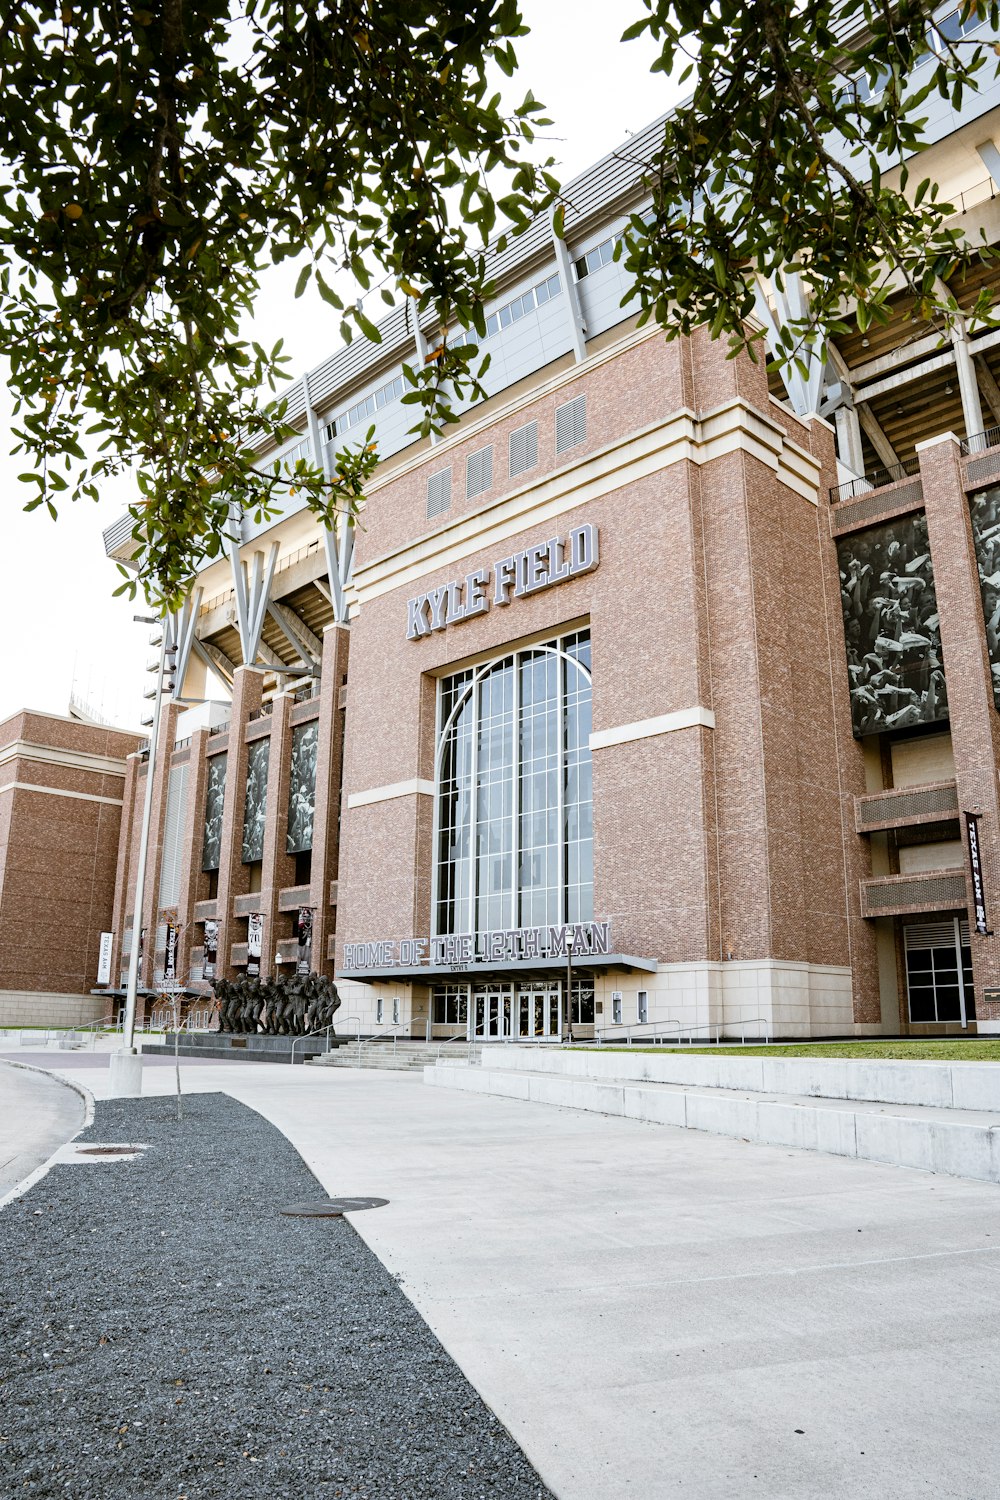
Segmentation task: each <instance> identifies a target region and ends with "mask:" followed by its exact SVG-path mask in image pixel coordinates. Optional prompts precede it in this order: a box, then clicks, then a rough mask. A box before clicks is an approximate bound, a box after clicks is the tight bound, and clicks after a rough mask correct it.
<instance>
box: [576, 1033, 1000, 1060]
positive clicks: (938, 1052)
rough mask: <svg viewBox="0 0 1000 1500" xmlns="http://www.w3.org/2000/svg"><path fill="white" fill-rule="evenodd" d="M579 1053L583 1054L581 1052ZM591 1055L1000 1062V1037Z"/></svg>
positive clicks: (774, 1044) (630, 1049)
mask: <svg viewBox="0 0 1000 1500" xmlns="http://www.w3.org/2000/svg"><path fill="white" fill-rule="evenodd" d="M579 1050H581V1051H582V1050H583V1049H582V1048H581V1049H579ZM586 1050H587V1051H588V1052H591V1051H597V1050H599V1051H601V1052H653V1053H656V1054H662V1053H667V1054H669V1055H670V1056H674V1055H677V1056H679V1057H692V1056H693V1057H718V1056H719V1055H720V1054H721V1055H722V1056H724V1057H867V1058H870V1059H871V1060H872V1061H873V1062H874V1061H880V1060H881V1059H883V1058H889V1059H896V1060H897V1061H903V1062H1000V1037H996V1038H993V1037H991V1038H989V1039H987V1038H985V1037H984V1038H982V1039H981V1040H978V1039H976V1038H973V1039H971V1040H969V1041H967V1042H966V1041H962V1039H961V1038H960V1037H936V1038H935V1039H934V1040H933V1041H926V1042H925V1041H902V1042H893V1041H884V1042H883V1041H878V1040H876V1041H871V1042H865V1041H860V1042H805V1043H797V1042H772V1043H771V1045H770V1046H763V1045H761V1046H753V1047H725V1046H723V1047H688V1046H686V1045H681V1044H678V1043H675V1042H674V1043H670V1044H669V1045H668V1046H664V1047H609V1046H608V1045H607V1043H604V1045H603V1046H601V1047H600V1048H599V1049H597V1048H590V1047H588V1048H587V1049H586Z"/></svg>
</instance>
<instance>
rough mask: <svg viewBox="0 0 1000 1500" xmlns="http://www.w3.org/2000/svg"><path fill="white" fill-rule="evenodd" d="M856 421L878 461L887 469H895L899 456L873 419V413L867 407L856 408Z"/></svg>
mask: <svg viewBox="0 0 1000 1500" xmlns="http://www.w3.org/2000/svg"><path fill="white" fill-rule="evenodd" d="M858 421H859V422H860V423H861V426H862V429H863V431H864V434H865V436H866V437H867V439H868V441H869V442H870V443H871V445H872V447H873V448H874V449H875V452H876V453H877V454H878V456H879V459H880V460H881V462H882V463H884V464H885V466H886V468H887V469H892V468H895V467H896V466H897V465H898V463H899V454H898V453H897V452H896V450H895V448H894V447H893V446H892V444H891V443H890V441H889V439H888V438H887V437H886V435H885V433H884V432H883V431H882V429H881V427H880V426H879V424H878V422H877V421H876V419H875V415H874V413H873V412H871V411H869V409H868V407H867V406H859V407H858Z"/></svg>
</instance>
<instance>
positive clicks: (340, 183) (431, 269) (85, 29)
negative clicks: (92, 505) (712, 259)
mask: <svg viewBox="0 0 1000 1500" xmlns="http://www.w3.org/2000/svg"><path fill="white" fill-rule="evenodd" d="M0 16H2V28H0V86H2V89H3V96H4V111H3V115H2V119H0V156H2V158H3V161H4V164H5V170H4V175H5V176H6V178H7V184H8V185H7V191H6V192H5V194H4V195H3V196H2V197H0V351H2V352H3V353H4V354H6V355H7V357H8V359H9V361H10V368H11V382H12V388H13V392H14V395H15V398H16V409H17V415H18V423H17V426H16V429H15V432H16V437H17V439H18V441H19V444H20V448H21V450H22V451H25V452H27V453H28V454H29V455H30V457H31V458H32V459H33V461H34V465H35V467H34V468H33V469H32V470H29V471H28V472H27V473H26V474H25V475H23V476H22V478H23V479H24V480H25V482H26V483H29V484H33V485H35V486H37V493H36V495H35V498H34V499H33V500H32V501H31V502H29V503H30V504H31V505H40V504H43V503H44V504H46V505H48V507H49V509H50V510H53V512H54V507H55V503H56V501H57V500H58V499H59V497H60V496H62V497H63V498H66V497H68V498H70V499H78V498H80V497H92V498H96V496H97V493H98V489H99V487H100V485H101V482H102V481H103V480H105V479H106V478H107V477H108V476H110V475H114V474H117V473H120V472H123V471H128V470H131V471H132V472H133V473H134V474H135V476H136V481H137V484H138V487H139V492H140V499H139V503H138V504H137V505H136V506H135V507H134V512H135V517H136V528H135V535H136V537H137V539H138V541H139V543H140V569H141V576H142V579H143V583H144V585H145V587H146V589H147V592H148V593H149V594H150V596H151V597H153V598H156V599H158V600H160V601H162V602H164V603H166V602H169V601H171V600H174V599H176V598H177V597H178V595H179V594H180V593H181V592H183V590H184V588H185V586H186V585H187V583H188V581H189V580H190V577H191V575H192V572H193V571H194V569H195V567H196V566H197V564H198V562H199V561H200V560H201V559H202V558H204V557H205V556H214V555H216V554H217V553H218V551H219V549H220V547H221V545H222V541H223V537H224V534H225V531H226V526H227V523H228V518H229V510H230V505H231V504H235V505H236V506H238V507H240V508H241V509H242V510H243V511H246V512H250V513H253V512H258V513H264V514H269V513H270V512H271V510H272V509H273V506H274V503H275V500H276V499H277V498H278V497H279V496H280V494H281V493H282V492H283V490H284V488H285V487H286V485H287V484H288V483H289V478H290V476H289V475H288V474H287V473H279V472H277V469H276V467H274V468H272V469H271V471H269V472H267V473H261V472H259V467H258V465H259V452H260V449H261V448H262V447H268V446H271V445H273V444H275V443H280V442H281V441H282V440H283V439H284V438H286V437H287V436H289V434H290V428H289V427H288V425H287V424H286V422H285V420H284V409H283V406H282V403H281V402H280V401H278V402H274V401H272V402H271V403H270V405H268V404H267V403H266V402H264V401H262V400H261V399H260V398H259V393H260V391H261V389H262V388H263V389H265V390H266V389H267V388H268V387H269V388H270V389H271V390H274V389H276V387H277V382H278V380H279V379H280V377H281V375H282V366H283V363H284V362H285V361H284V359H283V356H282V354H281V346H280V344H279V345H277V346H276V347H275V348H274V349H272V350H270V351H267V350H265V349H263V348H261V347H260V346H259V345H257V344H253V345H250V346H248V345H247V344H246V343H244V342H242V341H241V340H240V337H239V331H238V330H239V326H240V321H241V318H242V317H243V316H244V315H245V314H246V313H247V312H249V311H250V309H251V308H252V306H253V304H254V300H255V297H256V295H257V292H258V286H259V273H260V270H261V268H262V267H263V266H265V265H266V264H268V262H278V261H281V260H283V259H286V258H289V257H295V256H299V255H301V254H303V253H306V254H307V255H308V260H307V262H306V264H305V268H304V270H303V271H302V275H301V277H300V280H299V287H298V290H299V291H301V290H302V288H303V287H304V285H305V283H306V282H307V281H308V279H309V278H310V277H311V276H314V277H315V279H316V283H317V285H318V287H319V290H320V293H321V294H322V296H323V297H324V298H325V300H326V301H327V302H328V303H330V304H331V305H332V306H333V307H334V308H336V309H338V310H339V312H340V313H341V323H340V326H341V329H342V331H343V334H344V336H345V337H347V338H350V337H351V334H352V331H354V329H355V328H357V327H360V329H361V331H362V333H364V334H366V335H367V336H368V337H371V338H377V333H376V330H375V329H374V327H373V326H372V324H371V323H370V322H369V320H368V319H367V318H366V317H365V315H364V314H363V313H362V312H361V311H360V309H359V308H356V307H353V306H352V307H349V308H347V309H346V310H345V309H344V308H343V306H342V303H341V299H340V298H339V297H338V295H337V293H336V292H335V291H334V290H333V288H332V287H331V285H330V282H331V280H332V279H333V273H335V272H338V271H342V270H345V269H346V270H348V271H350V272H351V273H352V274H353V276H354V278H355V280H356V281H357V283H358V284H359V285H360V286H361V287H362V288H365V287H368V286H369V285H370V283H371V279H372V277H373V275H374V276H376V277H377V276H378V275H379V272H380V271H381V273H382V274H383V275H385V276H387V277H388V278H389V279H390V281H391V282H392V283H393V284H394V285H395V286H396V287H398V288H401V289H402V291H403V293H404V294H405V295H407V296H412V297H413V298H414V299H415V300H416V302H417V304H418V305H419V308H420V310H421V311H424V312H426V310H427V309H429V308H432V309H433V310H434V312H435V314H436V316H437V320H438V322H439V324H440V326H441V327H442V328H447V327H448V325H449V322H452V323H454V322H455V321H457V322H458V323H460V324H462V325H464V326H466V327H472V328H476V327H479V328H480V329H482V328H483V326H484V325H483V314H482V303H483V299H484V297H485V296H486V295H487V293H488V286H487V282H486V272H485V264H484V259H483V256H482V252H481V245H482V242H484V241H485V240H486V239H487V238H488V237H489V235H490V233H491V232H492V231H493V230H494V228H495V226H496V225H497V223H498V216H500V217H501V218H502V219H503V220H504V221H506V222H507V223H509V224H510V225H512V226H513V228H514V230H515V231H516V230H517V229H518V228H520V227H523V226H524V225H525V224H526V223H527V222H528V220H529V218H530V216H531V215H532V214H533V213H534V212H537V211H538V209H539V208H540V207H541V206H543V204H544V203H545V202H546V201H547V199H548V197H549V195H550V193H551V190H552V188H553V187H554V182H553V181H552V179H551V178H548V177H547V176H546V174H545V172H544V171H539V170H537V169H536V168H535V167H534V166H533V165H531V163H530V162H528V161H527V160H525V159H524V157H523V156H522V154H521V152H522V148H523V147H524V146H525V145H526V144H527V143H529V142H530V141H531V140H532V139H533V123H534V122H535V121H536V120H537V116H538V112H539V106H538V105H537V104H536V103H535V101H534V100H533V99H532V98H531V97H530V95H529V96H528V97H527V99H526V100H525V101H524V103H523V104H522V105H521V106H520V107H518V108H517V109H515V110H514V111H512V112H511V113H509V114H507V115H505V114H504V112H503V111H502V110H501V107H500V101H499V98H498V97H497V96H496V95H495V94H491V93H490V90H489V86H488V82H487V69H488V66H489V64H490V63H491V62H496V63H497V64H499V66H500V67H501V69H502V70H503V71H504V72H506V73H508V74H509V73H510V72H512V71H513V68H514V66H515V59H514V54H513V50H512V45H511V42H512V38H514V37H516V36H517V35H518V34H519V33H520V32H521V30H522V25H521V18H520V15H519V12H518V9H517V5H516V4H515V3H513V0H441V3H433V0H147V3H146V4H144V3H143V0H138V3H137V4H135V5H132V4H129V5H123V4H120V3H119V0H75V3H71V0H6V3H4V4H3V5H2V7H0ZM498 182H499V183H501V184H503V187H504V191H503V193H502V194H501V195H500V196H499V197H498V196H497V191H496V185H497V183H498ZM456 197H458V205H457V211H456V203H455V199H456ZM384 295H385V296H386V299H387V300H388V301H390V302H391V300H392V294H391V292H389V291H388V290H386V291H385V293H384ZM482 371H483V364H482V362H479V363H477V355H476V350H475V346H474V345H471V346H470V345H468V344H466V345H464V346H462V345H460V346H453V345H449V346H448V347H446V348H445V349H443V350H442V351H441V353H440V355H439V357H438V358H436V359H434V360H433V361H432V362H430V363H429V364H428V365H427V366H425V367H424V368H423V369H419V370H414V371H413V372H412V373H413V380H414V392H413V395H414V397H415V399H416V400H417V401H418V403H420V404H422V416H423V424H424V426H425V427H429V426H430V425H431V424H432V423H434V424H439V423H440V422H442V421H444V420H447V419H448V417H449V415H450V403H451V401H452V400H453V398H454V396H455V395H458V396H461V395H469V394H472V395H473V396H474V395H476V394H477V393H478V392H479V391H480V389H481V387H480V386H479V376H481V374H482ZM95 445H99V451H96V455H95ZM374 463H375V454H374V451H373V449H372V448H371V447H370V446H368V445H367V444H363V445H361V446H360V447H357V448H355V449H353V450H347V449H345V450H344V451H343V452H341V453H339V454H338V455H337V461H336V466H335V472H334V473H333V475H332V476H330V477H328V476H326V475H324V474H323V473H322V472H320V471H319V470H318V469H316V468H314V467H312V466H311V465H310V464H309V463H308V462H306V461H305V460H300V461H299V462H298V463H297V464H296V466H295V472H294V474H293V475H292V476H291V483H293V484H294V485H295V486H296V487H298V488H299V489H300V490H301V491H302V492H303V493H304V494H305V496H306V498H307V500H308V503H309V504H310V505H311V506H312V508H313V509H314V510H315V511H316V512H317V513H318V514H319V515H320V516H322V517H323V518H324V519H325V520H327V521H330V520H332V518H333V516H334V513H335V512H337V511H338V510H339V511H345V510H346V511H348V512H351V511H353V510H354V509H356V507H357V504H358V501H359V498H360V496H361V493H362V489H363V485H364V480H365V478H366V477H367V475H368V474H369V473H370V472H371V469H372V467H373V466H374Z"/></svg>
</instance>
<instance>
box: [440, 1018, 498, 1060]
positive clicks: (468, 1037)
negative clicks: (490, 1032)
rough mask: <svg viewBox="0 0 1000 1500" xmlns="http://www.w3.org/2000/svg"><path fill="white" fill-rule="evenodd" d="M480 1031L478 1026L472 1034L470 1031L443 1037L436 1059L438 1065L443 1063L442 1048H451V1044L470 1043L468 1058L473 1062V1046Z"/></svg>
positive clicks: (484, 1029) (484, 1038) (484, 1036)
mask: <svg viewBox="0 0 1000 1500" xmlns="http://www.w3.org/2000/svg"><path fill="white" fill-rule="evenodd" d="M478 1030H479V1027H478V1026H473V1028H472V1030H471V1032H470V1031H468V1030H466V1031H465V1032H464V1033H462V1032H459V1034H458V1036H445V1037H442V1038H441V1039H440V1041H439V1042H438V1049H437V1057H436V1058H435V1059H434V1061H435V1062H436V1063H439V1062H440V1061H441V1048H442V1047H450V1046H451V1044H452V1042H467V1043H468V1047H469V1051H468V1058H469V1059H470V1060H471V1058H472V1048H473V1044H474V1043H475V1040H476V1033H477V1032H478ZM483 1040H484V1041H485V1040H486V1022H485V1020H484V1021H483Z"/></svg>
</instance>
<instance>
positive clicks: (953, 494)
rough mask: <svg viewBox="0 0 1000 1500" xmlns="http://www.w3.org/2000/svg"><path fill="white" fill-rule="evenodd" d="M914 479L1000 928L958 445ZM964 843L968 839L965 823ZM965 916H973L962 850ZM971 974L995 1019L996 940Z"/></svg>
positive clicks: (980, 628)
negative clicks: (989, 996) (990, 996)
mask: <svg viewBox="0 0 1000 1500" xmlns="http://www.w3.org/2000/svg"><path fill="white" fill-rule="evenodd" d="M918 452H919V457H920V475H921V479H922V481H923V487H924V504H925V507H926V511H927V534H928V538H929V540H930V545H931V553H932V556H933V559H934V584H935V589H936V592H937V603H938V614H939V615H940V619H941V650H942V653H943V656H944V670H945V677H946V679H947V683H948V707H949V713H950V716H951V737H952V747H953V750H954V755H955V782H956V785H957V789H958V805H959V808H960V809H962V811H964V812H972V813H979V814H980V823H979V837H980V845H981V854H982V861H983V877H984V882H985V888H986V910H987V917H988V918H989V920H990V921H991V922H993V923H996V925H997V927H998V928H1000V806H998V799H997V767H998V765H1000V720H998V716H997V712H996V710H995V708H994V707H993V687H992V682H991V677H990V666H989V660H988V657H987V652H986V634H985V629H984V625H983V609H982V598H981V595H980V592H979V574H978V570H977V567H976V557H975V551H974V548H973V543H972V525H971V520H970V516H969V503H968V499H967V496H966V492H965V488H964V484H963V479H962V470H961V464H960V460H959V447H958V440H957V438H955V437H954V436H952V434H950V433H949V434H946V435H945V436H944V437H942V438H938V439H936V440H935V441H933V442H931V443H924V444H922V445H921V446H920V448H919V450H918ZM961 822H962V839H963V842H964V841H965V838H966V832H965V820H964V818H963V819H962V820H961ZM965 865H966V886H967V890H968V909H969V913H970V925H972V922H971V914H972V912H973V898H972V884H971V877H970V875H969V872H968V848H967V847H966V860H965ZM972 969H973V981H974V984H975V990H976V1008H977V1015H978V1017H979V1018H980V1019H982V1020H996V1019H1000V1005H995V1004H994V1005H989V1006H988V1005H986V1004H985V1003H984V1002H983V1001H982V993H983V988H984V987H986V986H988V987H990V988H993V987H996V986H1000V935H998V936H995V937H983V936H979V935H978V934H977V933H976V932H975V931H973V933H972Z"/></svg>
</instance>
